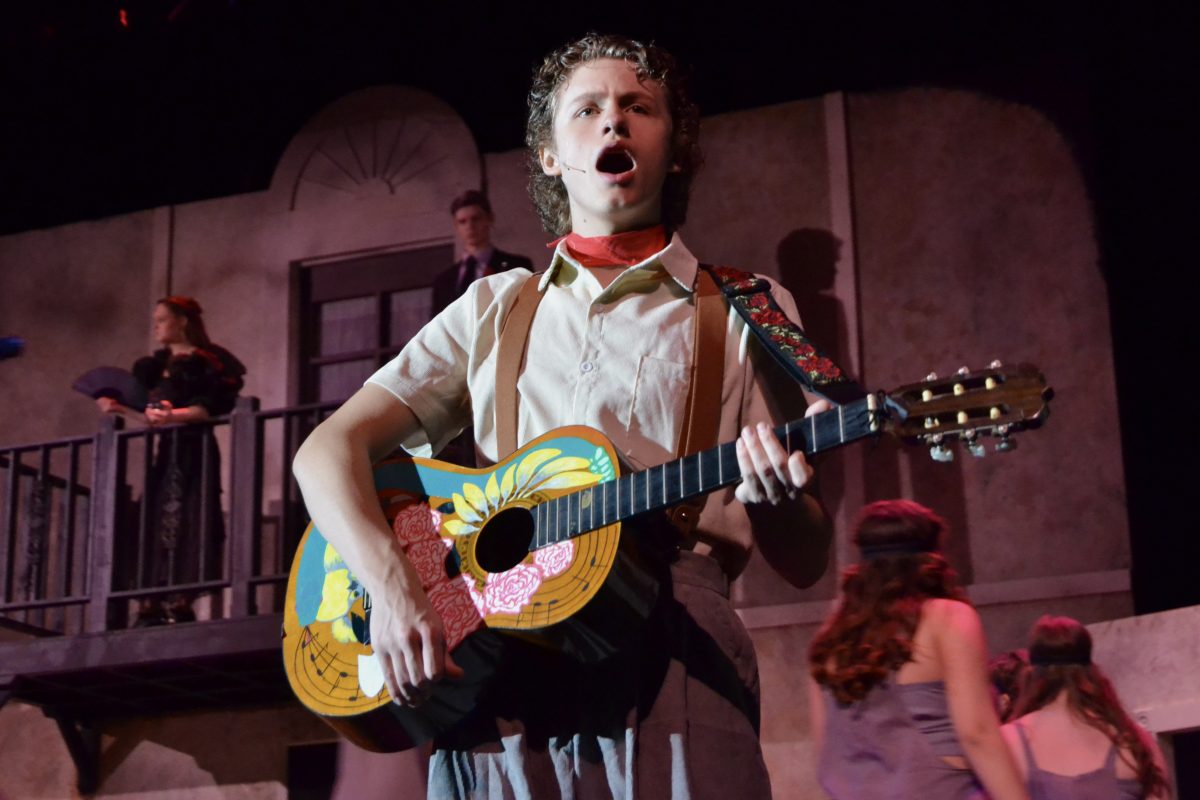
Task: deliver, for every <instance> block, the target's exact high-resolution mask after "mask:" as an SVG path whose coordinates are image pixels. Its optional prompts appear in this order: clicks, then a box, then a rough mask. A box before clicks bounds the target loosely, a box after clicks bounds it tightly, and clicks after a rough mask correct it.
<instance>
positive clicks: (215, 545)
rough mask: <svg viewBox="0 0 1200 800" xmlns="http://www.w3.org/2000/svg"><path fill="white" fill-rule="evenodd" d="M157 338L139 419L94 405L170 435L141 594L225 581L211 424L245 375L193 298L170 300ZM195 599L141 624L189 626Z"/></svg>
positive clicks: (150, 613)
mask: <svg viewBox="0 0 1200 800" xmlns="http://www.w3.org/2000/svg"><path fill="white" fill-rule="evenodd" d="M153 322H154V338H155V339H157V340H158V343H159V344H161V345H162V347H161V348H160V349H159V350H156V351H155V352H154V353H153V354H152V355H150V356H146V357H145V358H141V359H139V360H138V361H137V363H136V364H134V367H133V374H134V377H135V378H137V380H138V382H139V383H141V384H142V386H143V387H144V388H145V389H146V392H147V396H148V398H149V402H148V403H147V405H146V407H145V409H144V410H141V411H138V410H135V409H131V408H129V407H128V406H124V405H121V404H120V403H117V402H116V401H114V400H112V399H109V398H103V397H102V398H99V399H98V400H97V401H96V402H97V404H98V405H99V406H100V408H101V409H102V410H103V411H105V412H106V413H114V414H121V415H123V416H125V417H127V418H131V419H136V420H140V421H143V422H145V423H146V424H147V425H150V426H152V427H156V428H161V427H167V426H171V427H169V428H168V429H167V430H164V431H163V432H162V433H161V434H160V435H159V436H158V437H157V439H158V448H157V452H156V453H155V457H154V464H153V466H152V467H151V470H150V480H149V483H148V484H147V487H146V492H145V496H144V499H143V502H145V503H148V504H149V506H150V520H151V528H150V529H149V531H148V535H147V541H146V547H145V550H144V553H145V560H144V564H145V567H144V569H143V573H142V574H141V575H139V576H138V578H139V583H140V584H141V585H142V586H152V587H156V586H174V585H183V584H188V583H195V582H198V581H202V580H215V579H218V578H220V577H221V566H222V558H221V554H222V544H223V541H224V538H225V522H224V518H223V516H222V513H221V477H220V456H219V452H218V450H217V444H216V439H215V438H214V436H213V432H212V427H211V426H209V425H204V424H197V423H204V422H207V421H208V420H209V419H211V418H212V417H216V416H220V415H222V414H228V413H229V412H230V411H232V410H233V404H234V400H235V399H236V397H237V394H238V392H239V391H240V390H241V388H242V385H243V380H242V376H243V375H244V374H245V372H246V368H245V367H244V366H242V364H241V362H240V361H238V359H237V358H236V357H235V356H234V355H233V354H232V353H230V352H229V351H228V350H226V349H225V348H223V347H221V346H219V345H216V344H214V343H213V342H212V340H211V339H209V338H208V333H207V331H205V329H204V320H203V317H202V311H201V308H200V304H199V303H197V302H196V301H195V300H194V299H192V298H190V297H181V296H173V297H165V298H163V299H162V300H160V301H158V303H157V305H156V306H155V309H154V316H153ZM191 599H192V598H191V597H190V596H188V595H182V594H181V595H179V596H176V597H174V598H172V600H171V603H170V606H169V607H164V605H163V602H162V600H161V599H152V600H147V601H146V602H144V603H143V604H142V608H141V610H140V612H139V614H138V624H142V625H152V624H159V623H162V622H190V621H192V620H194V619H195V614H194V612H193V611H192V608H191Z"/></svg>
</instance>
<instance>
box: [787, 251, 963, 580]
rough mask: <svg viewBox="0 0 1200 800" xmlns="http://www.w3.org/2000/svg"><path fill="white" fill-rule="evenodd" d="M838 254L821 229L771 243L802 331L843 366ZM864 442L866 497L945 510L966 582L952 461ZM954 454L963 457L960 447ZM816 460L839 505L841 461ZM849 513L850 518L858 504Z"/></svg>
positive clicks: (925, 368)
mask: <svg viewBox="0 0 1200 800" xmlns="http://www.w3.org/2000/svg"><path fill="white" fill-rule="evenodd" d="M841 255H842V241H841V239H839V238H838V237H837V236H835V235H834V234H833V233H832V232H831V231H828V230H825V229H823V228H797V229H796V230H794V231H792V232H791V233H789V234H787V235H786V236H784V237H783V239H782V240H780V242H779V245H778V247H777V248H776V249H775V257H776V262H777V264H778V267H779V278H780V282H781V283H782V284H783V285H784V286H785V287H786V288H787V289H788V291H790V292H791V293H792V295H793V297H795V299H796V307H797V308H798V309H799V311H800V320H801V322H802V323H803V325H804V332H805V333H806V334H808V336H809V338H810V339H812V341H813V342H815V343H816V344H817V346H818V347H819V348H820V349H821V350H823V351H824V352H825V353H826V354H827V355H828V356H829V357H830V358H832V359H833V360H834V361H835V362H836V363H838V364H840V365H843V366H844V365H846V364H849V363H850V362H851V358H850V355H851V354H850V352H849V349H848V348H849V339H850V337H849V330H848V324H849V323H848V322H847V319H846V312H845V309H844V308H843V306H842V303H841V301H840V300H838V299H837V297H836V296H835V295H834V294H833V288H834V285H835V280H836V278H837V274H838V265H839V264H840V262H841ZM929 369H930V365H926V364H914V365H912V367H911V370H906V372H907V371H911V372H912V377H911V378H910V379H909V380H910V381H916V380H919V379H920V378H921V377H924V376H925V375H926V374H928V373H929ZM854 377H856V378H857V377H861V376H854ZM864 388H868V389H878V388H885V389H889V390H890V389H893V388H895V387H891V386H888V387H875V386H867V387H864ZM851 446H853V445H851ZM866 447H868V448H869V452H868V453H867V456H866V458H865V459H864V460H863V470H864V473H865V474H864V475H863V478H864V480H865V486H866V497H865V499H866V501H867V502H871V501H874V500H883V499H887V498H892V497H909V498H911V499H914V500H918V501H920V502H922V503H925V504H926V505H928V506H929V507H930V508H933V509H934V510H935V511H937V512H938V513H939V514H941V515H942V516H943V517H945V518H946V520H947V521H948V522H949V523H950V528H951V530H952V531H953V533H952V535H951V537H950V539H949V541H947V542H946V543H945V544H944V548H945V550H946V552H947V555H948V556H949V558H950V561H951V563H952V564H954V565H955V568H956V569H957V570H958V572H959V576H960V577H961V579H962V581H963V582H964V583H971V582H972V579H973V575H972V572H973V570H972V569H971V553H970V542H969V537H968V536H967V509H966V497H965V490H964V484H963V475H962V468H961V467H960V466H959V465H958V463H957V462H955V463H953V464H940V463H935V462H934V461H933V460H932V459H930V458H929V456H928V454H927V453H926V451H925V449H924V448H922V447H907V446H904V445H902V444H900V443H899V442H897V441H896V440H895V439H892V438H890V437H885V438H883V439H881V440H879V441H878V442H875V443H868V444H867V445H866ZM958 457H959V458H961V457H962V451H959V455H958ZM818 463H819V472H820V482H821V484H820V485H821V490H820V492H821V499H822V501H823V502H824V503H825V505H826V507H827V508H829V509H830V510H831V511H832V510H833V509H837V508H839V507H840V506H841V503H842V498H843V497H844V495H845V489H846V473H845V466H844V463H843V461H842V458H841V457H840V456H839V455H837V454H830V455H828V456H825V457H822V458H821V459H819V462H818ZM847 512H848V515H849V518H852V517H853V515H854V514H857V512H858V509H847Z"/></svg>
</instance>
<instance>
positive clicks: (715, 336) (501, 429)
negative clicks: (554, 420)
mask: <svg viewBox="0 0 1200 800" xmlns="http://www.w3.org/2000/svg"><path fill="white" fill-rule="evenodd" d="M541 278H542V275H541V274H534V275H530V276H529V278H527V279H526V281H525V283H524V285H522V286H521V289H520V292H519V293H518V294H517V300H516V302H515V303H514V304H513V307H512V308H511V309H510V310H509V312H508V314H507V315H506V316H505V318H504V321H503V323H502V324H501V327H500V342H499V345H498V347H497V353H496V400H495V406H496V448H497V455H498V456H499V457H500V458H504V457H505V456H507V455H509V454H510V453H512V452H513V451H515V450H516V449H517V447H518V444H519V443H518V441H517V407H518V404H519V401H520V398H519V395H518V392H517V379H518V378H519V377H520V374H521V366H522V364H523V362H524V360H525V352H526V350H527V349H528V343H529V330H530V328H531V327H532V325H533V315H534V312H535V311H536V310H537V307H538V303H540V302H541V299H542V293H541V292H539V291H538V282H539V281H540V280H541ZM693 297H694V302H695V304H696V312H695V316H694V319H695V323H694V327H693V333H692V369H691V380H690V382H689V385H688V394H687V405H686V409H687V412H686V414H685V415H684V418H683V425H682V427H681V430H680V432H679V443H678V445H677V448H676V450H677V453H678V455H679V456H681V457H682V456H685V455H690V454H692V453H696V452H699V451H700V450H707V449H709V448H712V447H715V446H716V444H717V436H718V428H719V426H720V424H721V387H722V384H723V383H724V378H725V327H726V318H727V306H726V304H725V300H724V297H723V296H722V294H721V290H720V289H719V288H718V287H717V284H716V282H715V281H714V280H713V277H712V275H711V274H710V273H709V272H708V270H706V269H703V268H697V270H696V290H695V293H694V295H693ZM702 505H703V500H702V499H701V500H698V501H695V502H694V503H692V504H684V505H680V506H677V507H676V508H675V509H674V510H673V512H672V514H671V517H672V520H673V521H674V522H675V524H676V526H677V527H679V528H680V529H681V530H683V531H685V532H686V533H690V532H691V530H692V529H693V528H694V527H695V524H696V519H697V518H698V517H699V511H700V508H701V506H702Z"/></svg>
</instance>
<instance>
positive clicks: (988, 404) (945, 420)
mask: <svg viewBox="0 0 1200 800" xmlns="http://www.w3.org/2000/svg"><path fill="white" fill-rule="evenodd" d="M1053 394H1054V392H1053V390H1052V389H1051V388H1050V387H1049V386H1047V385H1046V379H1045V377H1043V376H1042V373H1041V371H1040V370H1038V368H1037V367H1035V366H1033V365H1032V364H1017V365H1016V366H1012V367H1005V366H1004V365H1002V364H1001V363H1000V362H999V361H993V362H992V363H991V364H990V365H988V368H987V369H982V370H970V369H967V368H966V367H963V368H962V369H960V370H959V371H958V372H956V373H955V374H954V375H951V376H949V377H946V378H939V377H938V376H937V375H934V374H930V375H929V377H927V378H926V379H925V380H924V381H922V382H920V383H913V384H909V385H907V386H901V387H900V388H899V389H896V390H895V391H892V392H889V393H888V395H887V404H888V405H889V406H892V407H898V408H899V409H902V413H898V414H889V415H887V416H888V417H889V419H888V420H887V421H886V422H885V427H886V428H887V429H888V430H890V431H891V432H892V433H894V434H896V435H897V436H899V437H900V438H902V439H904V440H906V441H910V442H924V443H925V444H927V445H929V454H930V455H931V456H932V457H933V459H934V460H935V461H951V460H953V458H954V453H953V451H951V450H950V449H949V448H948V447H946V444H947V443H948V442H950V441H952V440H954V439H961V440H962V441H963V443H964V444H965V446H966V448H967V450H968V452H970V453H971V454H972V455H974V456H982V455H983V454H984V452H985V450H984V445H983V442H982V441H980V439H981V438H982V437H985V436H993V437H997V439H998V441H997V442H996V446H995V449H996V451H997V452H1001V453H1003V452H1008V451H1009V450H1012V449H1013V448H1014V447H1016V442H1015V441H1013V439H1012V438H1011V437H1012V434H1013V433H1015V432H1016V431H1019V430H1024V429H1026V428H1036V427H1037V426H1038V425H1041V424H1042V422H1043V421H1044V420H1045V419H1046V417H1047V416H1048V415H1049V413H1050V406H1049V401H1050V398H1051V397H1052V396H1053Z"/></svg>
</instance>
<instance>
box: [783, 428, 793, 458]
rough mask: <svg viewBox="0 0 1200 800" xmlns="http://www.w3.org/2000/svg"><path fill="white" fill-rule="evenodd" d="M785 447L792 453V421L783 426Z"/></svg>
mask: <svg viewBox="0 0 1200 800" xmlns="http://www.w3.org/2000/svg"><path fill="white" fill-rule="evenodd" d="M783 438H784V447H785V448H786V449H787V451H788V452H789V453H791V452H792V423H791V420H789V421H787V422H786V423H784V425H783Z"/></svg>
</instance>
